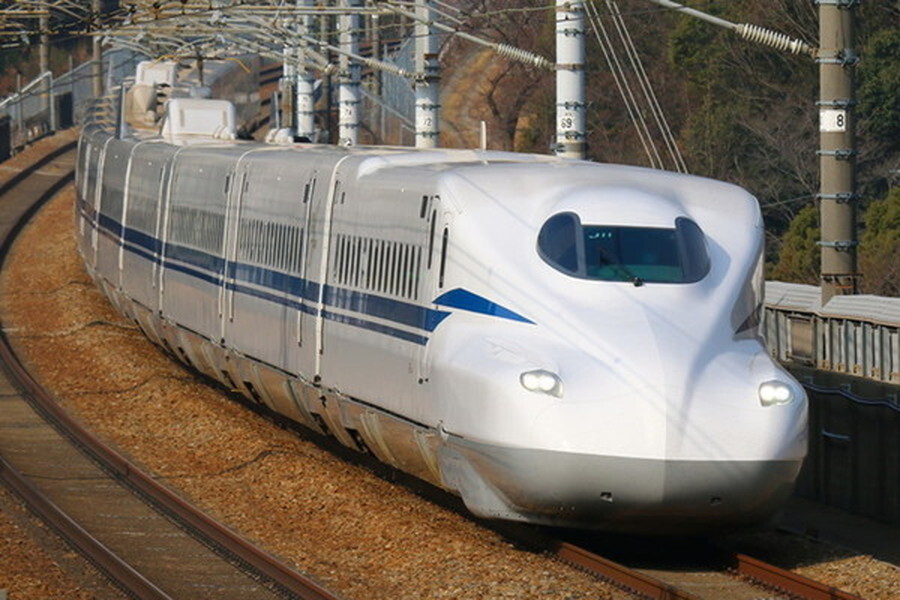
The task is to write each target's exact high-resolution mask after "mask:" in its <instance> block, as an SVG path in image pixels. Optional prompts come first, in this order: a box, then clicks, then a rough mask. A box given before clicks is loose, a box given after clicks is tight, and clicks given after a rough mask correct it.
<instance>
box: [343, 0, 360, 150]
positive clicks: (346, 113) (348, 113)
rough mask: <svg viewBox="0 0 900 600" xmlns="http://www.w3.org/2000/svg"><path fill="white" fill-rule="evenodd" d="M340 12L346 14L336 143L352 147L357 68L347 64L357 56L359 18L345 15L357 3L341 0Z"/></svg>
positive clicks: (355, 131)
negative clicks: (343, 10)
mask: <svg viewBox="0 0 900 600" xmlns="http://www.w3.org/2000/svg"><path fill="white" fill-rule="evenodd" d="M342 6H343V8H346V9H348V12H347V13H345V14H342V15H341V16H340V19H339V21H340V34H339V38H340V39H339V42H340V46H341V57H340V65H341V71H340V86H339V87H338V143H339V144H341V145H342V146H355V145H356V143H357V140H358V137H359V76H360V64H359V63H358V62H357V61H355V60H351V59H350V56H349V54H353V55H358V54H359V30H360V25H361V20H360V18H359V14H350V13H349V11H351V10H353V9H357V8H359V6H360V4H359V0H343V1H342Z"/></svg>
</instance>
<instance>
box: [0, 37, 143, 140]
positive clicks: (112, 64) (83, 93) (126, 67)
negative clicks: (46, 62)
mask: <svg viewBox="0 0 900 600" xmlns="http://www.w3.org/2000/svg"><path fill="white" fill-rule="evenodd" d="M143 58H144V57H143V56H142V55H140V54H137V53H135V52H133V51H131V50H126V49H117V50H111V51H109V52H106V53H104V55H103V69H102V73H103V77H104V80H105V87H106V89H109V88H111V87H112V86H113V85H115V84H117V83H119V82H121V81H122V80H123V79H124V78H125V77H127V76H129V75H132V74H133V73H134V71H135V68H136V66H137V63H138V62H139V61H140V60H142V59H143ZM92 66H93V62H86V63H82V64H80V65H78V66H77V67H75V68H73V69H72V70H71V71H69V72H67V73H65V74H64V75H61V76H60V77H53V74H52V73H50V72H45V73H42V74H41V75H39V76H38V77H37V78H35V79H34V80H33V81H31V82H29V83H28V84H27V85H24V86H22V87H21V89H20V90H19V91H17V92H16V93H15V94H13V95H11V96H9V97H7V98H4V99H3V100H0V155H3V156H9V154H11V153H13V152H15V151H17V150H19V149H21V148H23V147H24V146H25V145H26V144H28V143H30V142H32V141H34V140H36V139H38V138H41V137H43V136H45V135H47V134H49V133H52V132H54V131H57V130H59V129H66V128H68V127H71V126H72V125H74V124H75V123H77V122H79V121H80V120H81V117H82V116H83V114H84V111H85V109H86V107H87V105H88V102H89V101H90V100H91V99H92V98H93V96H94V88H93V77H92V75H93V70H92ZM4 127H6V128H8V129H7V131H3V128H4ZM6 138H8V142H6V144H4V142H5V141H6Z"/></svg>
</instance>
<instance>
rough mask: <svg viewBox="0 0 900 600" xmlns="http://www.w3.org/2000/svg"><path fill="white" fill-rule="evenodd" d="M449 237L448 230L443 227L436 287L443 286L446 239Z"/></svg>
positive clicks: (445, 263) (445, 264) (445, 265)
mask: <svg viewBox="0 0 900 600" xmlns="http://www.w3.org/2000/svg"><path fill="white" fill-rule="evenodd" d="M449 237H450V232H449V230H448V229H447V228H446V227H444V236H443V239H442V241H441V270H440V272H439V275H438V287H439V288H442V287H444V270H445V269H446V267H447V241H448V239H449Z"/></svg>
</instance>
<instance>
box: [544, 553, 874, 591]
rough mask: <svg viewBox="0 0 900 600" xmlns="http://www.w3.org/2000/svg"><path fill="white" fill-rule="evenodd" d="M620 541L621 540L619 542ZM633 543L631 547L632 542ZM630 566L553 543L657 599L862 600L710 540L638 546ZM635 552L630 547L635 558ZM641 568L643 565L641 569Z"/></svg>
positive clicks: (580, 562) (568, 558)
mask: <svg viewBox="0 0 900 600" xmlns="http://www.w3.org/2000/svg"><path fill="white" fill-rule="evenodd" d="M619 543H622V542H619ZM634 543H635V542H634V540H631V541H629V542H628V544H634ZM639 544H640V546H641V548H638V549H637V551H636V552H637V554H639V555H641V556H640V558H637V557H632V558H630V559H629V558H626V559H624V561H623V562H627V563H628V564H629V565H630V567H629V568H626V567H624V566H623V565H622V564H619V563H617V562H614V561H611V560H609V559H608V558H605V557H603V556H600V555H599V554H597V553H595V552H592V551H591V550H588V549H587V548H586V547H585V546H584V545H583V544H575V543H571V542H565V541H562V540H554V541H551V542H549V546H550V551H551V552H553V554H554V555H555V556H556V557H557V558H558V559H560V560H562V561H564V562H567V563H570V564H572V565H575V566H577V567H579V568H582V569H585V570H587V571H590V572H592V573H595V574H597V575H598V576H599V577H601V578H605V579H608V580H610V581H614V582H616V583H617V584H619V585H621V586H622V587H623V589H628V590H632V591H634V592H635V593H636V594H638V595H641V596H643V597H646V598H652V599H659V600H705V599H709V600H717V599H720V598H728V599H729V600H741V599H747V600H759V599H761V598H765V599H767V600H774V599H776V598H786V599H802V600H861V599H860V598H859V596H855V595H853V594H849V593H847V592H844V591H842V590H838V589H836V588H834V587H832V586H828V585H825V584H822V583H820V582H817V581H814V580H812V579H809V578H808V577H804V576H802V575H799V574H797V573H792V572H790V571H787V570H785V569H781V568H779V567H776V566H775V565H771V564H769V563H766V562H764V561H761V560H758V559H756V558H753V557H750V556H747V555H746V554H742V553H739V552H733V551H731V550H727V549H725V548H723V547H721V546H718V545H716V544H715V543H710V542H707V541H689V542H686V543H685V542H675V543H674V544H673V543H672V542H671V541H663V542H661V545H662V546H663V548H662V549H660V548H659V547H655V548H652V549H648V548H647V545H648V542H647V540H643V541H642V542H640V543H639ZM634 553H635V551H634V550H633V549H632V551H631V554H634ZM638 565H641V566H638Z"/></svg>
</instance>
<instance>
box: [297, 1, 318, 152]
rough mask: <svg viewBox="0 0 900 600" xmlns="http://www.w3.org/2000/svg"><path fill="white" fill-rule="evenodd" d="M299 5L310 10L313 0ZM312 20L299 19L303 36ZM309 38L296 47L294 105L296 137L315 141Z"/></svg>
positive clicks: (309, 17) (309, 18)
mask: <svg viewBox="0 0 900 600" xmlns="http://www.w3.org/2000/svg"><path fill="white" fill-rule="evenodd" d="M298 4H299V5H301V6H304V7H307V8H312V7H313V6H315V0H300V1H299V3H298ZM312 19H313V17H312V16H310V15H303V16H302V17H300V29H301V31H302V33H303V36H309V35H310V34H311V32H312V22H313V21H312ZM308 50H309V38H308V37H301V38H300V42H299V46H298V47H297V52H298V55H297V69H296V75H297V81H296V84H295V87H296V92H297V99H296V101H295V103H294V106H295V109H296V111H297V119H296V122H297V136H298V137H301V138H305V139H307V140H310V141H315V139H316V113H315V111H316V107H315V98H314V96H313V92H314V86H315V80H314V79H313V75H312V73H311V72H310V69H309V66H308V65H309V62H310V61H309V56H308Z"/></svg>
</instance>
